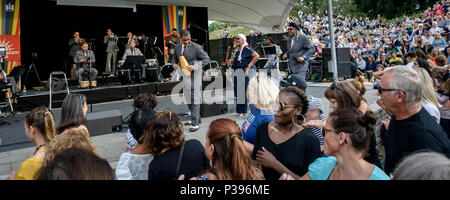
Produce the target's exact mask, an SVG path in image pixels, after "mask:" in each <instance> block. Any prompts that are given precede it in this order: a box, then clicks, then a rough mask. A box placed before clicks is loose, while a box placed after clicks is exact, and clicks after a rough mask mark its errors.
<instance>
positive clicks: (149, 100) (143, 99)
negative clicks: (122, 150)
mask: <svg viewBox="0 0 450 200" xmlns="http://www.w3.org/2000/svg"><path fill="white" fill-rule="evenodd" d="M157 105H158V101H157V100H156V96H155V95H154V94H151V93H142V94H139V95H138V96H137V97H136V98H135V99H134V101H133V108H134V111H133V113H132V114H131V116H133V115H134V114H135V113H134V112H136V111H138V110H139V109H142V108H150V109H151V110H153V111H149V112H152V116H153V115H155V114H156V112H155V111H156V106H157ZM135 117H137V116H135ZM130 123H131V120H130V121H128V128H129V129H128V130H127V133H126V134H125V140H126V143H127V144H126V151H127V152H132V150H133V149H134V147H136V145H137V143H138V142H137V140H138V139H139V137H134V136H133V135H134V134H133V132H132V130H131V127H132V126H133V125H132V124H130ZM144 125H145V124H144Z"/></svg>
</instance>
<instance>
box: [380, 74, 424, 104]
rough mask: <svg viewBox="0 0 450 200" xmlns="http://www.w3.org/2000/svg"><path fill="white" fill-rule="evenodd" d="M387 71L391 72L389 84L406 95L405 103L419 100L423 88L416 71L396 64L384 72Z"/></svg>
mask: <svg viewBox="0 0 450 200" xmlns="http://www.w3.org/2000/svg"><path fill="white" fill-rule="evenodd" d="M388 72H392V73H393V75H392V78H391V80H390V81H389V86H390V87H391V88H392V89H398V90H401V91H403V92H404V93H405V95H406V98H405V101H406V103H408V104H409V103H417V102H420V100H421V98H422V90H423V89H422V85H421V81H420V78H419V75H417V72H416V71H414V70H413V69H410V68H408V67H406V66H404V65H398V66H394V67H390V68H388V69H386V70H385V73H388Z"/></svg>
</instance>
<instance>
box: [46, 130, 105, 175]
mask: <svg viewBox="0 0 450 200" xmlns="http://www.w3.org/2000/svg"><path fill="white" fill-rule="evenodd" d="M63 135H64V134H63ZM65 135H67V134H65ZM38 180H114V170H113V169H112V168H111V166H109V163H108V161H106V160H105V159H102V158H100V157H98V156H97V155H96V154H95V153H93V152H92V151H90V150H87V149H82V148H81V149H79V148H68V149H65V150H64V151H62V152H60V153H58V154H56V155H55V157H54V159H53V160H52V161H51V162H50V163H48V164H47V165H46V166H45V167H44V168H43V169H42V171H41V173H40V176H39V178H38Z"/></svg>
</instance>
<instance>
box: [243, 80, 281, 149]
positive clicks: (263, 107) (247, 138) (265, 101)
mask: <svg viewBox="0 0 450 200" xmlns="http://www.w3.org/2000/svg"><path fill="white" fill-rule="evenodd" d="M279 91H280V90H279V88H278V85H277V83H275V82H274V81H273V79H271V78H269V77H267V76H264V75H263V76H261V75H257V76H256V78H253V79H252V80H250V82H249V84H248V89H247V95H248V99H249V103H250V109H251V112H250V115H249V116H247V118H246V119H245V122H244V123H243V124H242V128H241V130H242V139H243V140H244V145H245V148H246V149H247V151H248V152H252V151H253V145H254V144H255V138H256V134H257V132H256V130H257V129H258V127H259V125H260V124H262V123H265V122H270V121H273V120H274V116H273V110H272V109H271V108H272V107H271V103H272V102H274V101H275V100H276V98H277V95H278V93H279Z"/></svg>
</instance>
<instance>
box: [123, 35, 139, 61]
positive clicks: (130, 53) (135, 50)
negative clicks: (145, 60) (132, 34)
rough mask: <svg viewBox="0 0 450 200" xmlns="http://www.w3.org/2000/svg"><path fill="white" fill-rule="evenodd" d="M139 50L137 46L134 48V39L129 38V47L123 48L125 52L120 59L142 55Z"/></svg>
mask: <svg viewBox="0 0 450 200" xmlns="http://www.w3.org/2000/svg"><path fill="white" fill-rule="evenodd" d="M143 55H144V54H142V52H141V50H140V49H139V48H136V41H134V40H131V42H130V47H129V48H128V49H127V50H125V53H124V54H123V57H122V60H126V59H127V56H143Z"/></svg>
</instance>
